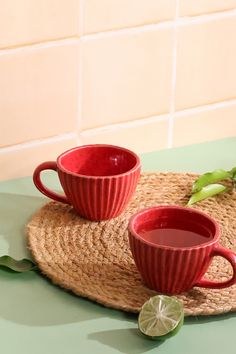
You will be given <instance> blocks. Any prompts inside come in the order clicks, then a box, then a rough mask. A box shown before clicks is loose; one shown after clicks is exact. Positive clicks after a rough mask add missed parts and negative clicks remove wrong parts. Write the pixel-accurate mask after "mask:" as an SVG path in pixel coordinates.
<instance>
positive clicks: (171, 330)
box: [138, 295, 184, 340]
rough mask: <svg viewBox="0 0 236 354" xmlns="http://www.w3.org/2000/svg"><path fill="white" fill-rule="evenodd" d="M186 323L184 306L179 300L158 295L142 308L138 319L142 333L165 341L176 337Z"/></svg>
mask: <svg viewBox="0 0 236 354" xmlns="http://www.w3.org/2000/svg"><path fill="white" fill-rule="evenodd" d="M183 322H184V309H183V305H182V303H181V302H180V301H178V300H177V299H175V298H173V297H170V296H166V295H157V296H154V297H151V298H150V299H149V300H148V301H147V302H145V304H144V305H143V306H142V309H141V311H140V314H139V317H138V326H139V329H140V331H141V332H142V333H143V334H145V335H146V336H148V337H150V338H152V339H157V340H165V339H167V338H169V337H172V336H173V335H175V334H176V333H177V332H178V331H179V330H180V328H181V327H182V324H183Z"/></svg>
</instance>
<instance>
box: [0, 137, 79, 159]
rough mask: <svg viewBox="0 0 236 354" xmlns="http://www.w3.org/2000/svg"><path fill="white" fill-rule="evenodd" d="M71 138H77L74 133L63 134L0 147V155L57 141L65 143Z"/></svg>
mask: <svg viewBox="0 0 236 354" xmlns="http://www.w3.org/2000/svg"><path fill="white" fill-rule="evenodd" d="M72 138H77V134H76V133H75V132H71V133H65V134H61V135H55V136H52V137H49V138H42V139H37V140H31V141H28V142H25V143H19V144H15V145H10V146H6V147H0V154H4V153H6V152H11V151H17V150H23V149H28V148H31V147H35V146H41V145H45V144H50V143H54V142H58V141H65V140H69V139H72Z"/></svg>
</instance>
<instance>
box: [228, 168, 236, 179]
mask: <svg viewBox="0 0 236 354" xmlns="http://www.w3.org/2000/svg"><path fill="white" fill-rule="evenodd" d="M229 173H230V175H231V176H232V177H233V178H234V177H236V167H233V168H232V169H231V170H230V171H229Z"/></svg>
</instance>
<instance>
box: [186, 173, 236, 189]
mask: <svg viewBox="0 0 236 354" xmlns="http://www.w3.org/2000/svg"><path fill="white" fill-rule="evenodd" d="M231 171H232V170H231ZM231 171H229V172H228V171H225V170H222V169H219V170H215V171H213V172H207V173H204V174H203V175H201V176H200V177H199V178H198V179H197V180H196V181H195V182H194V184H193V187H192V193H196V192H199V191H200V190H201V189H202V188H203V187H205V186H207V185H209V184H212V183H216V182H218V181H220V180H222V179H225V178H230V177H231V176H232V172H231ZM235 172H236V171H235Z"/></svg>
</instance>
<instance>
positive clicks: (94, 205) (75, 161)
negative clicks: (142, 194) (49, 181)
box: [33, 144, 141, 221]
mask: <svg viewBox="0 0 236 354" xmlns="http://www.w3.org/2000/svg"><path fill="white" fill-rule="evenodd" d="M50 169H51V170H54V171H56V172H57V173H58V176H59V179H60V183H61V185H62V188H63V190H64V192H65V195H60V194H58V193H55V192H53V191H51V190H50V189H48V188H47V187H46V186H45V185H44V184H43V183H42V181H41V178H40V173H41V172H42V171H44V170H50ZM140 170H141V166H140V159H139V157H138V156H137V155H136V154H135V153H134V152H132V151H130V150H128V149H125V148H123V147H119V146H114V145H105V144H93V145H83V146H79V147H75V148H73V149H70V150H68V151H66V152H64V153H62V154H61V155H60V156H59V157H58V158H57V160H56V162H54V161H47V162H43V163H41V164H40V165H39V166H38V167H37V168H36V169H35V171H34V174H33V181H34V184H35V186H36V187H37V188H38V189H39V191H40V192H42V193H43V194H45V195H46V196H47V197H49V198H51V199H54V200H56V201H58V202H62V203H66V204H71V205H72V206H73V207H74V209H75V210H76V212H77V213H78V214H79V215H80V216H82V217H84V218H86V219H89V220H93V221H100V220H107V219H111V218H113V217H116V216H118V215H119V214H120V213H121V212H122V211H123V210H124V209H125V207H126V206H127V204H128V202H129V200H130V198H131V197H132V195H133V194H134V192H135V189H136V186H137V183H138V179H139V176H140Z"/></svg>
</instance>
